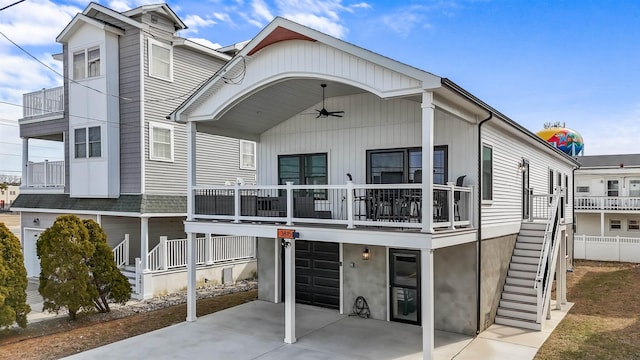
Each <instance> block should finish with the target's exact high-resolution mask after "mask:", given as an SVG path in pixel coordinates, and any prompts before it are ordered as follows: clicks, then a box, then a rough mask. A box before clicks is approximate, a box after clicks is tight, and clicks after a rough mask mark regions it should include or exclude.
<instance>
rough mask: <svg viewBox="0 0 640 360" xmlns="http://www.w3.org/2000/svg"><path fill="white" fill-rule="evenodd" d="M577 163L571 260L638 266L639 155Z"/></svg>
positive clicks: (593, 158)
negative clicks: (632, 263)
mask: <svg viewBox="0 0 640 360" xmlns="http://www.w3.org/2000/svg"><path fill="white" fill-rule="evenodd" d="M577 159H578V161H579V162H580V168H579V169H577V170H576V171H575V196H576V197H575V213H576V215H575V225H576V235H575V238H574V248H575V257H576V258H580V259H591V260H613V261H631V262H640V154H625V155H593V156H580V157H578V158H577Z"/></svg>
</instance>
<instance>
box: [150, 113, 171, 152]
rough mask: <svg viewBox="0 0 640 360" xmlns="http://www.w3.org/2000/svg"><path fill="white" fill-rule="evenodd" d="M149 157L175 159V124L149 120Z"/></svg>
mask: <svg viewBox="0 0 640 360" xmlns="http://www.w3.org/2000/svg"><path fill="white" fill-rule="evenodd" d="M149 159H150V160H158V161H173V126H171V125H168V124H162V123H155V122H149Z"/></svg>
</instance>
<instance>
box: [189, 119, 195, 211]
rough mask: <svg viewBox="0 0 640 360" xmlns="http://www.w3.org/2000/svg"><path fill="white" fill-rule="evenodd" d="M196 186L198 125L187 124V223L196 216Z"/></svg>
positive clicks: (190, 122)
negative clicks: (194, 189)
mask: <svg viewBox="0 0 640 360" xmlns="http://www.w3.org/2000/svg"><path fill="white" fill-rule="evenodd" d="M195 186H196V124H195V123H194V122H192V121H188V122H187V221H191V220H193V217H194V214H195V212H196V211H195V210H196V207H195V195H194V193H193V188H194V187H195Z"/></svg>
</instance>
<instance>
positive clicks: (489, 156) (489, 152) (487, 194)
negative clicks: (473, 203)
mask: <svg viewBox="0 0 640 360" xmlns="http://www.w3.org/2000/svg"><path fill="white" fill-rule="evenodd" d="M482 200H493V147H491V146H489V145H486V144H483V145H482Z"/></svg>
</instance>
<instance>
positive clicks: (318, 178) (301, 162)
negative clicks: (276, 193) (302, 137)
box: [278, 154, 328, 199]
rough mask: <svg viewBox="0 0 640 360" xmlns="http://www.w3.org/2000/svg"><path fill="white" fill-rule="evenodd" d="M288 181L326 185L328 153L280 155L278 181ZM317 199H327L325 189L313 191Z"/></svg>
mask: <svg viewBox="0 0 640 360" xmlns="http://www.w3.org/2000/svg"><path fill="white" fill-rule="evenodd" d="M288 181H291V182H293V184H294V185H326V184H328V177H327V154H302V155H280V156H279V157H278V183H279V184H280V185H284V184H285V183H287V182H288ZM313 197H314V198H315V199H326V198H327V192H326V191H325V190H315V191H313Z"/></svg>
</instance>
